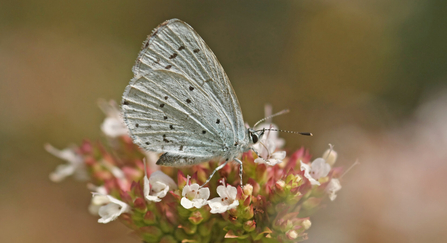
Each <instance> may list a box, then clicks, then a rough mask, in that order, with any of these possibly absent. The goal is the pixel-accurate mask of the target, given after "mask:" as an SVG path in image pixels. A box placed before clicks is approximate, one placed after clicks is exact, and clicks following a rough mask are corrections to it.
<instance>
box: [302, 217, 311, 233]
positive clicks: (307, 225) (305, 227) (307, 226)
mask: <svg viewBox="0 0 447 243" xmlns="http://www.w3.org/2000/svg"><path fill="white" fill-rule="evenodd" d="M302 225H303V227H304V229H305V230H308V229H309V228H310V226H311V225H312V222H310V220H308V219H306V220H304V221H303V223H302Z"/></svg>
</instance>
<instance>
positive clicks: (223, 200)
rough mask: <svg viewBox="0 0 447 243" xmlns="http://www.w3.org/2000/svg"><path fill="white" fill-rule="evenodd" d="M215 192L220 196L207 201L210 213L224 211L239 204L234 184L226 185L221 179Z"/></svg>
mask: <svg viewBox="0 0 447 243" xmlns="http://www.w3.org/2000/svg"><path fill="white" fill-rule="evenodd" d="M217 194H219V196H220V197H216V198H213V199H211V200H209V201H208V205H209V206H210V208H211V213H224V212H226V211H227V210H230V209H232V208H236V207H237V206H238V205H239V201H238V200H236V196H237V189H236V187H234V186H231V185H227V186H226V187H225V182H223V181H222V186H218V187H217Z"/></svg>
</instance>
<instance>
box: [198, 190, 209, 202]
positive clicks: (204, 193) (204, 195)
mask: <svg viewBox="0 0 447 243" xmlns="http://www.w3.org/2000/svg"><path fill="white" fill-rule="evenodd" d="M199 195H200V198H203V199H206V200H208V198H209V197H210V189H209V188H208V187H204V188H201V189H200V190H199Z"/></svg>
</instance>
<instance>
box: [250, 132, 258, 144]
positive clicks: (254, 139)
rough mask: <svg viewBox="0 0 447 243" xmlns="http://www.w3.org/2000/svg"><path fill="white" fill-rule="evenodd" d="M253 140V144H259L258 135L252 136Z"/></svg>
mask: <svg viewBox="0 0 447 243" xmlns="http://www.w3.org/2000/svg"><path fill="white" fill-rule="evenodd" d="M251 140H252V141H253V143H257V142H258V135H256V134H253V133H252V134H251Z"/></svg>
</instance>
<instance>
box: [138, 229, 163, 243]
mask: <svg viewBox="0 0 447 243" xmlns="http://www.w3.org/2000/svg"><path fill="white" fill-rule="evenodd" d="M140 231H141V232H143V234H142V236H143V239H144V241H145V242H159V239H160V237H161V236H162V235H163V232H162V231H161V230H160V229H159V228H158V227H156V226H145V227H140Z"/></svg>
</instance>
